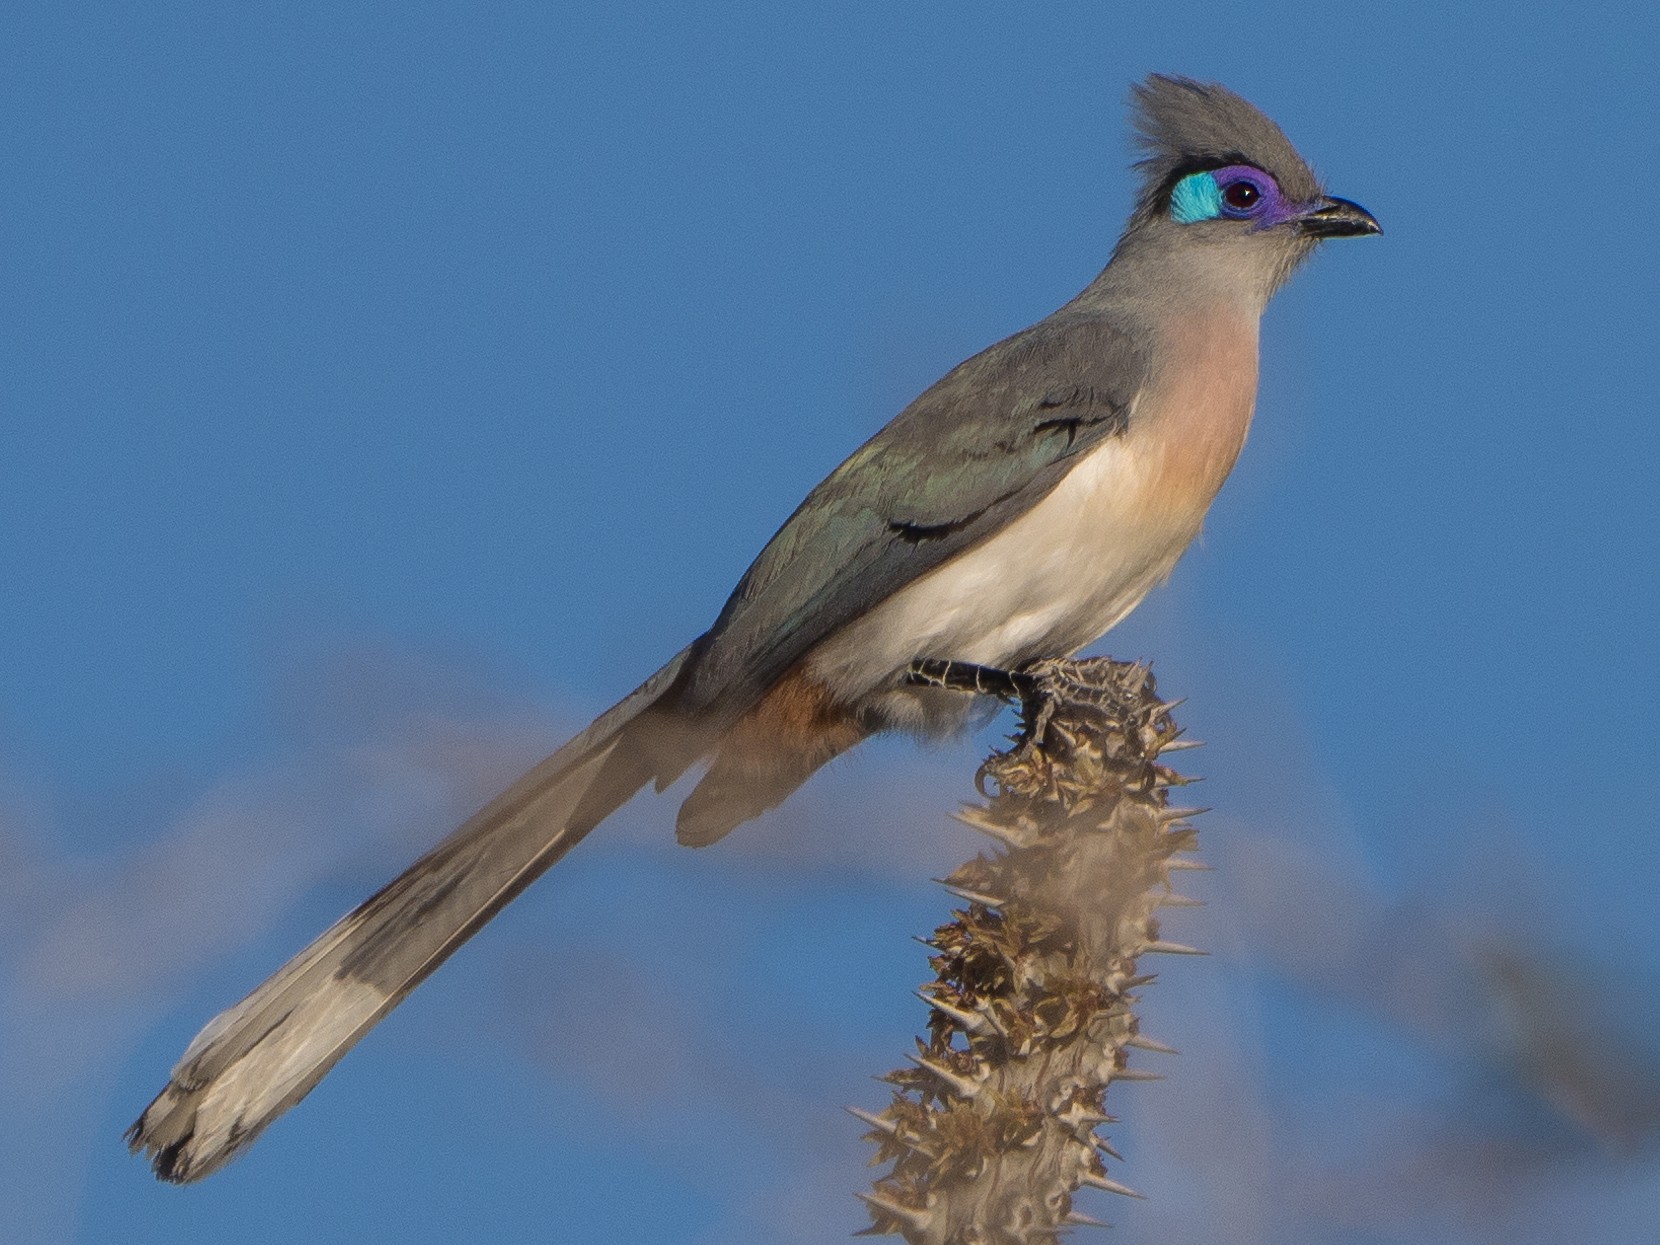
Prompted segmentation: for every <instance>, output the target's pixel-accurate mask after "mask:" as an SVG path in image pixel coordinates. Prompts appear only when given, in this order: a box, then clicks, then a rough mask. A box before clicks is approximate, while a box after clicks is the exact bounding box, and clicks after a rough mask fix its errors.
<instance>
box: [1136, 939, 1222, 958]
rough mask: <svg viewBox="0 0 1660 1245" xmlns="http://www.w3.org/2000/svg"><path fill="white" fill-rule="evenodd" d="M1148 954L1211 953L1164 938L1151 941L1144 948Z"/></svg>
mask: <svg viewBox="0 0 1660 1245" xmlns="http://www.w3.org/2000/svg"><path fill="white" fill-rule="evenodd" d="M1141 950H1142V952H1143V954H1146V955H1209V954H1210V952H1209V951H1201V950H1199V948H1198V947H1190V946H1188V945H1187V944H1186V943H1182V942H1165V941H1164V940H1163V939H1162V938H1161V939H1159V940H1158V941H1156V942H1150V943H1148V944H1147V945H1146V946H1144V947H1143V948H1142V949H1141Z"/></svg>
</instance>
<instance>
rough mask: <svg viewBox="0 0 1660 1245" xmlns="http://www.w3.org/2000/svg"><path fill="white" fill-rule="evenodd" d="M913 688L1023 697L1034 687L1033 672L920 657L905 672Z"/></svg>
mask: <svg viewBox="0 0 1660 1245" xmlns="http://www.w3.org/2000/svg"><path fill="white" fill-rule="evenodd" d="M905 682H906V683H907V684H909V685H910V686H912V687H943V688H946V689H948V690H950V691H953V692H973V693H975V694H976V695H979V696H995V697H997V699H999V700H1023V699H1024V698H1025V697H1027V696H1029V695H1031V693H1032V689H1033V687H1034V683H1033V679H1032V676H1031V675H1030V674H1027V673H1025V672H1024V671H1022V670H999V669H998V668H997V667H996V666H977V665H975V664H974V663H973V662H969V661H951V660H949V659H947V658H942V657H919V658H918V659H917V660H915V661H913V662H912V663H911V666H910V669H908V670H907V671H906V672H905Z"/></svg>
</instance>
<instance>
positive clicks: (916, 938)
mask: <svg viewBox="0 0 1660 1245" xmlns="http://www.w3.org/2000/svg"><path fill="white" fill-rule="evenodd" d="M911 941H912V942H920V943H921V944H922V945H923V946H925V947H928V948H930V949H932V950H934V951H938V950H939V949H940V945H939V943H937V942H935V941H934V940H933V939H932V938H924V937H923V936H922V935H921V934H912V935H911Z"/></svg>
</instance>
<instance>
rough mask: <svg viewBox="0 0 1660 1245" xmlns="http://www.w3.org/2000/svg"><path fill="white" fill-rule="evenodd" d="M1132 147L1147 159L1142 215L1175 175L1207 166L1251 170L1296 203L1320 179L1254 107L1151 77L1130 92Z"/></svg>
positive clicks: (1181, 81)
mask: <svg viewBox="0 0 1660 1245" xmlns="http://www.w3.org/2000/svg"><path fill="white" fill-rule="evenodd" d="M1131 102H1132V104H1133V105H1134V108H1135V121H1136V141H1137V143H1138V145H1139V146H1140V147H1141V148H1142V149H1143V150H1145V151H1146V152H1147V156H1146V158H1145V159H1143V160H1141V161H1140V162H1139V163H1138V164H1137V165H1136V167H1137V168H1138V169H1140V170H1141V172H1142V176H1143V178H1144V179H1145V180H1144V182H1143V186H1142V207H1143V210H1144V211H1145V210H1148V209H1150V208H1153V207H1155V206H1156V204H1155V202H1154V201H1155V200H1157V199H1158V198H1159V196H1160V195H1162V194H1164V193H1166V192H1168V190H1169V184H1170V182H1171V181H1172V179H1173V178H1174V177H1175V176H1176V175H1177V174H1179V173H1184V172H1191V171H1193V170H1194V169H1196V168H1201V167H1204V166H1206V165H1211V166H1219V165H1225V164H1238V163H1244V164H1254V165H1256V166H1257V167H1258V168H1260V169H1262V170H1263V171H1264V172H1266V173H1269V174H1271V175H1272V176H1273V178H1274V180H1275V181H1277V182H1278V183H1279V184H1280V189H1281V190H1282V191H1284V192H1285V194H1286V195H1287V196H1288V197H1289V198H1291V199H1292V200H1293V201H1297V202H1308V201H1311V200H1313V199H1316V198H1318V197H1319V196H1320V194H1321V187H1320V179H1319V178H1317V177H1315V175H1314V170H1313V169H1311V168H1309V167H1308V162H1307V161H1305V160H1304V159H1303V158H1302V156H1300V155H1298V154H1297V149H1296V148H1295V147H1293V146H1292V145H1291V140H1290V139H1288V138H1287V137H1286V136H1285V132H1284V131H1283V130H1281V129H1280V127H1279V126H1277V125H1275V124H1274V122H1273V121H1272V120H1270V119H1269V118H1268V116H1267V115H1266V114H1265V113H1264V112H1263V111H1262V110H1261V109H1260V108H1258V107H1257V106H1256V105H1255V104H1253V103H1251V102H1250V101H1249V100H1247V99H1244V98H1242V97H1241V96H1238V95H1235V94H1234V93H1233V92H1232V91H1230V90H1228V89H1227V87H1224V86H1220V85H1218V84H1217V83H1214V82H1198V81H1195V80H1194V79H1192V78H1183V77H1177V76H1174V75H1169V74H1152V75H1150V76H1149V77H1148V78H1147V80H1146V81H1145V82H1140V83H1137V84H1136V85H1135V86H1134V87H1132V88H1131Z"/></svg>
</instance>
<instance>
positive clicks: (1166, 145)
mask: <svg viewBox="0 0 1660 1245" xmlns="http://www.w3.org/2000/svg"><path fill="white" fill-rule="evenodd" d="M1134 104H1135V109H1136V122H1137V131H1138V140H1139V143H1140V145H1141V147H1142V148H1143V149H1144V150H1145V151H1146V153H1147V155H1146V157H1145V158H1144V159H1143V160H1142V161H1141V162H1140V164H1139V165H1138V167H1139V169H1140V170H1141V173H1142V176H1143V183H1142V190H1141V196H1140V200H1139V202H1138V204H1137V207H1136V213H1135V217H1134V219H1133V220H1132V221H1131V227H1130V228H1131V232H1132V233H1137V234H1140V235H1143V236H1147V237H1149V238H1152V239H1157V240H1159V241H1161V242H1162V243H1163V244H1165V245H1168V246H1173V247H1177V248H1180V249H1183V250H1186V249H1188V248H1190V247H1193V248H1203V249H1204V250H1205V251H1206V252H1210V253H1211V254H1212V256H1213V257H1214V258H1216V259H1217V260H1218V261H1219V262H1227V263H1229V264H1230V265H1231V266H1233V267H1234V268H1235V269H1237V270H1240V271H1242V272H1250V273H1254V274H1255V275H1257V276H1258V277H1260V279H1261V280H1262V282H1264V283H1265V285H1266V288H1267V289H1268V290H1269V291H1272V289H1274V288H1275V287H1277V286H1278V285H1279V284H1280V283H1281V282H1282V281H1284V280H1285V278H1286V277H1287V276H1289V275H1290V273H1291V271H1292V269H1294V268H1295V267H1296V266H1297V264H1298V263H1299V262H1301V261H1302V260H1303V259H1304V258H1306V257H1307V256H1308V255H1309V253H1310V252H1311V251H1313V249H1314V248H1315V246H1316V245H1317V244H1318V243H1319V242H1320V241H1321V240H1322V239H1325V238H1344V237H1358V236H1362V235H1365V234H1373V233H1382V232H1383V230H1382V228H1381V227H1380V226H1379V225H1378V222H1377V221H1376V219H1374V218H1373V216H1372V214H1371V213H1370V212H1368V211H1367V210H1366V209H1365V208H1363V207H1361V206H1360V205H1359V204H1357V203H1351V202H1350V201H1349V200H1347V199H1337V198H1333V197H1332V196H1330V195H1328V194H1326V192H1325V189H1324V188H1323V187H1322V186H1321V185H1320V180H1319V178H1317V177H1316V176H1315V175H1314V170H1313V169H1311V168H1309V166H1308V162H1307V161H1305V160H1304V159H1303V158H1302V156H1301V155H1299V154H1298V152H1297V149H1296V148H1295V147H1293V146H1292V145H1291V140H1289V139H1288V138H1286V136H1285V134H1284V133H1283V132H1282V131H1281V130H1280V128H1279V126H1277V125H1275V124H1274V123H1273V121H1271V120H1270V119H1269V118H1268V117H1267V116H1266V115H1264V114H1263V113H1262V111H1261V110H1259V109H1258V108H1257V107H1256V106H1255V105H1253V104H1251V103H1250V102H1248V101H1247V100H1245V99H1242V98H1241V97H1240V96H1238V95H1235V94H1234V93H1233V92H1232V91H1229V90H1228V89H1226V88H1225V87H1221V86H1217V85H1215V84H1212V83H1204V82H1195V81H1194V80H1192V79H1190V78H1179V77H1168V76H1166V75H1163V74H1154V75H1153V76H1152V77H1150V78H1148V79H1147V80H1146V81H1145V82H1143V83H1140V84H1139V85H1137V86H1136V87H1135V88H1134Z"/></svg>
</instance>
